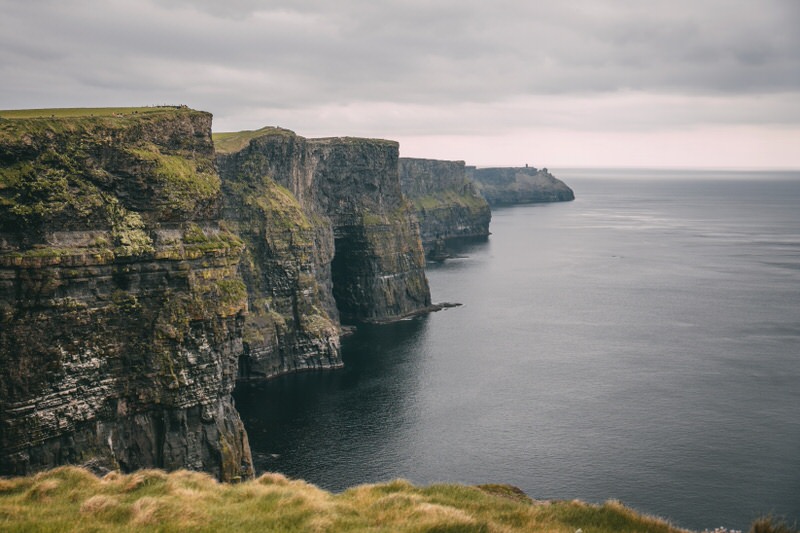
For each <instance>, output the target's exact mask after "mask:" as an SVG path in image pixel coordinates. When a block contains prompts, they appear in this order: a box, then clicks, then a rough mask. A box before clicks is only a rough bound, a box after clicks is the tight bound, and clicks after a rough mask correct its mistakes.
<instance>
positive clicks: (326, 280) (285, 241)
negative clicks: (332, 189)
mask: <svg viewBox="0 0 800 533" xmlns="http://www.w3.org/2000/svg"><path fill="white" fill-rule="evenodd" d="M269 131H270V134H269V135H264V136H259V137H256V138H254V139H252V142H250V143H249V144H246V145H245V146H244V147H242V148H241V149H240V150H238V151H234V152H225V148H224V146H225V144H224V143H222V144H221V148H220V153H219V155H218V161H219V169H220V174H221V175H222V176H224V179H223V189H224V191H225V219H226V223H228V224H229V225H230V227H231V228H232V229H234V230H235V231H236V232H237V233H238V234H239V235H240V236H241V238H242V239H243V240H244V241H245V243H246V244H247V247H246V251H245V253H244V254H243V256H242V262H241V265H240V271H241V273H242V276H243V277H244V280H245V283H246V285H247V293H248V303H249V309H250V312H249V315H248V317H247V321H246V323H245V329H244V352H243V354H242V361H241V364H240V367H239V370H240V377H242V378H263V377H270V376H275V375H278V374H285V373H287V372H292V371H297V370H305V369H313V368H338V367H340V366H342V361H341V358H340V354H339V315H338V312H337V310H336V303H335V301H334V300H333V293H332V281H331V269H330V264H331V261H332V259H333V254H334V239H333V231H332V228H331V225H330V222H329V221H328V219H327V218H325V217H324V216H323V215H322V214H321V213H320V212H319V211H318V210H316V209H315V207H314V206H315V204H314V202H313V201H312V191H311V187H312V183H311V182H310V181H308V176H307V175H306V169H305V166H304V165H305V161H306V153H305V152H306V146H305V141H304V140H303V139H299V138H298V137H297V136H295V135H294V134H293V133H291V132H288V131H286V130H278V129H274V130H269ZM273 178H280V179H281V180H282V183H283V184H284V185H281V184H278V183H277V182H276V181H275V179H273ZM286 186H289V187H291V188H292V189H293V190H295V191H297V196H295V194H293V193H292V192H291V191H290V190H289V189H287V188H286ZM297 197H300V198H302V199H303V200H304V203H305V209H304V207H303V206H302V205H301V204H300V202H299V201H298V200H297Z"/></svg>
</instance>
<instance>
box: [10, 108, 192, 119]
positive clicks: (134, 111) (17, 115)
mask: <svg viewBox="0 0 800 533" xmlns="http://www.w3.org/2000/svg"><path fill="white" fill-rule="evenodd" d="M175 109H187V108H186V107H184V106H151V107H68V108H60V109H8V110H0V118H5V119H26V118H82V117H113V116H118V115H139V114H145V113H163V112H165V111H174V110H175Z"/></svg>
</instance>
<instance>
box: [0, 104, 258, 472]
mask: <svg viewBox="0 0 800 533" xmlns="http://www.w3.org/2000/svg"><path fill="white" fill-rule="evenodd" d="M220 207H221V194H220V180H219V176H218V175H217V172H216V170H215V161H214V148H213V144H212V141H211V115H210V114H208V113H202V112H197V111H192V110H189V109H183V108H181V109H167V108H161V109H151V110H148V111H147V112H142V113H138V112H137V113H136V114H126V115H124V116H123V115H120V114H116V115H109V116H100V117H91V116H84V117H77V118H58V117H52V118H35V119H13V120H8V119H0V368H2V370H3V371H2V373H0V473H2V474H26V473H29V472H32V471H36V470H41V469H44V468H48V467H52V466H54V465H58V464H63V463H73V464H88V465H92V466H94V467H95V468H96V469H98V470H103V469H106V468H108V469H111V468H120V469H122V470H123V471H131V470H134V469H138V468H144V467H160V468H166V469H175V468H192V469H197V470H205V471H208V472H211V473H213V474H214V475H216V476H217V477H218V478H220V479H223V480H232V479H238V478H242V477H248V476H250V475H252V466H251V458H250V449H249V445H248V442H247V436H246V433H245V430H244V427H243V426H242V423H241V421H240V419H239V416H238V413H237V412H236V410H235V408H234V406H233V402H232V399H231V396H230V393H231V391H232V389H233V387H234V384H235V380H236V376H237V365H238V358H239V354H240V353H241V351H242V335H243V327H244V320H245V313H246V305H247V291H246V289H245V286H244V284H243V282H242V279H241V277H240V276H239V274H238V272H237V270H238V268H239V263H240V259H241V254H242V250H243V243H242V240H241V239H239V237H237V236H236V235H234V234H233V233H231V232H230V231H229V230H227V229H226V228H225V226H224V225H223V224H221V222H220Z"/></svg>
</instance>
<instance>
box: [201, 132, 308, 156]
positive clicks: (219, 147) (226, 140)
mask: <svg viewBox="0 0 800 533" xmlns="http://www.w3.org/2000/svg"><path fill="white" fill-rule="evenodd" d="M265 135H285V136H294V132H293V131H291V130H285V129H283V128H273V127H271V126H267V127H265V128H261V129H259V130H246V131H230V132H222V133H212V134H211V138H212V139H213V140H214V149H215V150H216V151H217V153H219V154H231V153H234V152H238V151H240V150H241V149H242V148H244V147H246V146H247V145H248V144H250V141H252V140H253V139H257V138H258V137H263V136H265Z"/></svg>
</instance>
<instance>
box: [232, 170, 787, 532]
mask: <svg viewBox="0 0 800 533" xmlns="http://www.w3.org/2000/svg"><path fill="white" fill-rule="evenodd" d="M552 171H553V173H554V174H555V175H556V176H557V177H559V178H561V179H562V180H564V181H565V182H566V183H567V184H568V185H570V186H571V187H572V188H573V189H574V190H575V194H576V200H575V201H573V202H567V203H557V204H540V205H525V206H513V207H505V208H498V209H495V210H494V211H493V218H492V224H491V231H492V235H491V236H490V237H489V239H488V240H486V241H483V242H473V243H465V244H463V245H462V246H461V247H459V248H458V249H457V250H456V251H457V253H458V257H456V258H453V259H450V260H447V261H446V262H444V263H441V264H431V265H429V270H428V279H429V282H430V285H431V291H432V294H433V300H434V301H437V302H459V303H461V304H463V305H462V306H460V307H455V308H451V309H447V310H443V311H440V312H438V313H434V314H431V315H428V316H425V317H419V318H415V319H412V320H406V321H401V322H399V323H396V324H392V325H386V326H363V327H361V328H360V330H359V332H358V333H356V334H355V335H354V336H352V337H350V338H347V339H345V341H344V344H343V357H344V360H345V364H346V368H345V369H344V370H341V371H336V372H319V373H307V374H298V375H290V376H284V377H281V378H278V379H275V380H272V381H269V382H267V383H262V384H258V385H255V386H242V387H239V389H238V390H237V391H236V394H235V398H236V402H237V406H238V407H239V409H240V411H241V413H242V417H243V419H244V422H245V426H246V427H247V430H248V432H249V435H250V443H251V445H252V448H253V452H254V458H255V461H256V466H257V469H258V470H259V471H264V470H270V471H279V472H283V473H285V474H286V475H289V476H291V477H298V478H302V479H305V480H306V481H309V482H311V483H314V484H317V485H319V486H321V487H323V488H326V489H329V490H333V491H340V490H344V489H345V488H347V487H349V486H352V485H355V484H360V483H370V482H377V481H385V480H389V479H393V478H398V477H400V478H405V479H409V480H411V481H412V482H414V483H417V484H430V483H435V482H460V483H469V484H476V483H508V484H512V485H516V486H518V487H520V488H521V489H522V490H524V491H525V492H526V493H527V494H528V495H529V496H531V497H533V498H536V499H546V498H558V499H575V498H577V499H581V500H585V501H589V502H603V501H606V500H609V499H617V500H620V501H622V502H623V503H624V504H626V505H629V506H631V507H633V508H635V509H637V510H639V511H642V512H646V513H649V514H653V515H657V516H662V517H664V518H667V519H669V520H671V521H672V522H673V523H675V524H677V525H679V526H683V527H688V528H692V529H703V528H714V527H717V526H726V527H729V528H738V529H744V530H747V528H748V526H749V523H750V522H751V521H752V520H753V519H754V518H756V517H758V516H760V515H762V514H766V513H772V514H773V515H777V516H783V517H785V518H787V519H788V520H789V521H792V522H793V521H798V522H800V172H734V171H715V172H711V171H649V170H648V171H645V170H624V171H615V170H570V169H563V170H561V171H558V170H552Z"/></svg>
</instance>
